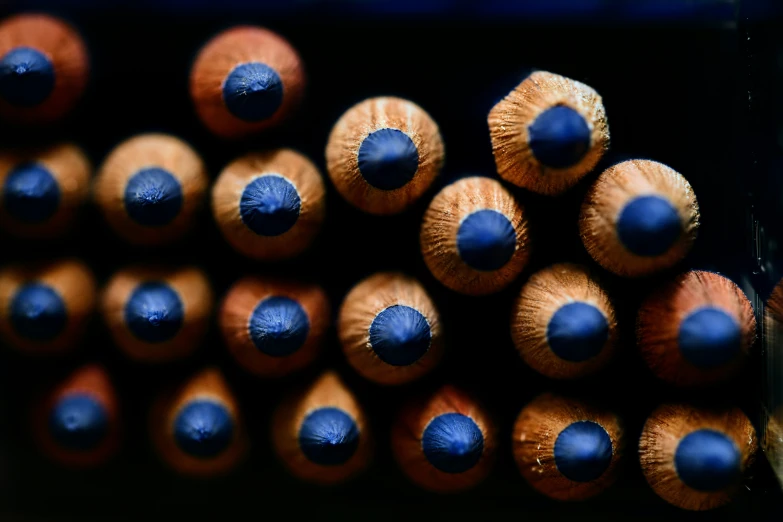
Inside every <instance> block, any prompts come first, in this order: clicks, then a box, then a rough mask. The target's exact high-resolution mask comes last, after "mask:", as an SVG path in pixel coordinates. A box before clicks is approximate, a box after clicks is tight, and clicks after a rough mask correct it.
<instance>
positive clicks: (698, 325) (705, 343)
mask: <svg viewBox="0 0 783 522" xmlns="http://www.w3.org/2000/svg"><path fill="white" fill-rule="evenodd" d="M678 343H679V347H680V353H681V354H682V356H683V357H685V359H687V360H688V362H690V363H691V364H694V365H696V366H699V367H701V368H715V367H717V366H721V365H724V364H727V363H729V362H731V361H732V360H733V359H734V358H735V357H736V356H737V354H738V353H739V352H740V350H741V347H742V331H741V330H740V326H739V324H738V323H737V321H736V319H734V317H732V316H731V315H729V314H727V313H726V312H724V311H723V310H721V309H719V308H713V307H705V308H699V309H697V310H696V311H694V312H692V313H691V314H689V315H688V316H687V317H686V318H685V319H683V321H682V323H680V330H679V337H678Z"/></svg>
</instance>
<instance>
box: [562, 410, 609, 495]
mask: <svg viewBox="0 0 783 522" xmlns="http://www.w3.org/2000/svg"><path fill="white" fill-rule="evenodd" d="M554 454H555V465H556V466H557V469H558V471H560V473H562V474H563V476H564V477H566V478H567V479H569V480H573V481H574V482H590V481H591V480H595V479H597V478H598V477H600V476H601V475H603V473H604V471H606V468H608V467H609V464H610V463H611V462H612V439H611V438H610V437H609V434H608V433H606V430H605V429H604V428H603V427H602V426H601V425H600V424H598V423H595V422H592V421H578V422H574V423H572V424H570V425H569V426H567V427H566V428H565V429H564V430H563V431H561V432H560V435H558V436H557V440H555V451H554Z"/></svg>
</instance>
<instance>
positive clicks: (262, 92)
mask: <svg viewBox="0 0 783 522" xmlns="http://www.w3.org/2000/svg"><path fill="white" fill-rule="evenodd" d="M223 102H224V103H225V104H226V107H227V108H228V110H229V112H230V113H231V114H233V115H234V116H236V117H237V118H239V119H240V120H243V121H249V122H254V121H261V120H266V119H268V118H271V117H272V116H273V115H274V114H275V113H276V112H277V110H278V109H279V108H280V105H281V104H282V103H283V81H282V80H281V79H280V75H279V74H277V71H275V70H274V69H272V68H271V67H269V66H268V65H266V64H263V63H258V62H252V63H245V64H241V65H237V66H236V67H235V68H234V69H233V70H232V71H231V72H230V73H229V75H228V77H226V81H225V82H224V83H223Z"/></svg>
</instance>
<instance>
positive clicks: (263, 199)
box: [239, 175, 302, 236]
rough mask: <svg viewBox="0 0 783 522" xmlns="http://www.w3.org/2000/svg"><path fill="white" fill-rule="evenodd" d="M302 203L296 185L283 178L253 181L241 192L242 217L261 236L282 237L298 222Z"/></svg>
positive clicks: (266, 178) (240, 209) (267, 176)
mask: <svg viewBox="0 0 783 522" xmlns="http://www.w3.org/2000/svg"><path fill="white" fill-rule="evenodd" d="M301 208H302V201H301V199H300V197H299V192H298V191H297V190H296V186H294V184H293V183H291V182H290V181H289V180H287V179H286V178H284V177H282V176H275V175H266V176H261V177H259V178H256V179H254V180H253V181H251V182H250V183H248V184H247V186H246V187H245V190H243V191H242V197H241V199H240V201H239V216H240V218H241V219H242V223H244V224H245V225H246V226H247V227H248V228H249V229H250V230H252V231H253V232H255V233H256V234H258V235H259V236H279V235H281V234H283V233H285V232H288V231H289V230H290V229H291V228H292V227H293V226H294V225H295V224H296V222H297V220H298V219H299V212H300V210H301Z"/></svg>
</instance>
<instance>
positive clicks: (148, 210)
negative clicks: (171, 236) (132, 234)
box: [125, 167, 182, 227]
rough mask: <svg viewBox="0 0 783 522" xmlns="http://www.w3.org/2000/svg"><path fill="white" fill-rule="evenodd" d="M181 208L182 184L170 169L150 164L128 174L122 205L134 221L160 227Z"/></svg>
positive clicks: (168, 221)
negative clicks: (166, 169)
mask: <svg viewBox="0 0 783 522" xmlns="http://www.w3.org/2000/svg"><path fill="white" fill-rule="evenodd" d="M181 208H182V186H181V185H180V184H179V181H177V178H175V177H174V176H173V175H171V173H169V172H167V171H165V170H163V169H161V168H158V167H150V168H146V169H142V170H140V171H138V172H137V173H136V174H134V175H133V176H131V178H130V179H129V180H128V184H127V185H126V186H125V209H126V211H127V212H128V215H129V216H130V217H131V219H133V220H134V221H135V222H136V223H138V224H140V225H144V226H148V227H161V226H164V225H168V224H169V223H171V222H172V221H173V220H174V218H175V217H177V215H178V214H179V211H180V209H181Z"/></svg>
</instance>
